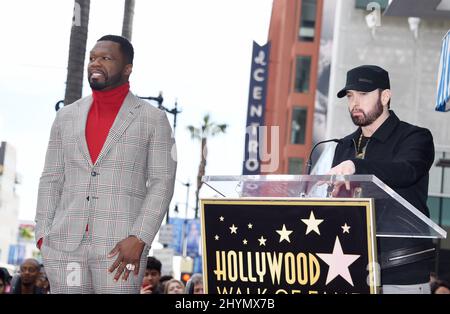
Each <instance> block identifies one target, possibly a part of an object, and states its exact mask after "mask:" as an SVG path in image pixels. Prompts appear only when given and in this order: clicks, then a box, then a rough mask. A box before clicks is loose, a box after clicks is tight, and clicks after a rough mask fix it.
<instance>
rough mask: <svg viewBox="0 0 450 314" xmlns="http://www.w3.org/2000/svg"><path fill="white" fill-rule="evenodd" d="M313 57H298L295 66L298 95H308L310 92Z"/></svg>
mask: <svg viewBox="0 0 450 314" xmlns="http://www.w3.org/2000/svg"><path fill="white" fill-rule="evenodd" d="M310 70H311V57H310V56H298V57H297V64H296V66H295V86H294V89H295V91H296V92H297V93H307V92H308V91H309V76H310V75H309V73H310V72H311V71H310Z"/></svg>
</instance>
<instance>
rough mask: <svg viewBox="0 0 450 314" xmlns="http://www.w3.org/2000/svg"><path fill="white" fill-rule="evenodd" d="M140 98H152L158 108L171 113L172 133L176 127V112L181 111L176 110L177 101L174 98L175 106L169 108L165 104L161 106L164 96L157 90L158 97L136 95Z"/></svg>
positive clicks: (179, 111)
mask: <svg viewBox="0 0 450 314" xmlns="http://www.w3.org/2000/svg"><path fill="white" fill-rule="evenodd" d="M137 97H139V98H141V99H147V100H154V101H156V102H157V103H158V109H161V110H164V111H165V112H167V113H170V114H172V115H173V133H174V134H175V128H176V127H177V114H179V113H181V110H178V102H177V101H176V100H175V107H173V108H172V109H169V108H167V107H165V106H163V104H162V103H163V101H164V98H163V96H162V92H159V95H158V97H152V96H148V97H145V96H137Z"/></svg>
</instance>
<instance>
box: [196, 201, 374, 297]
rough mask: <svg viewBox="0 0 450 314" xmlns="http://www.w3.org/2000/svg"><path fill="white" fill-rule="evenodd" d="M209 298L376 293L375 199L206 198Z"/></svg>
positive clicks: (205, 257) (205, 216) (205, 235)
mask: <svg viewBox="0 0 450 314" xmlns="http://www.w3.org/2000/svg"><path fill="white" fill-rule="evenodd" d="M202 210H203V212H202V219H203V221H202V226H203V232H204V235H203V239H204V246H203V247H204V259H205V265H204V266H205V268H206V269H205V271H206V272H207V276H206V277H207V284H206V286H207V289H208V293H243V294H245V293H250V294H254V293H258V294H263V293H306V294H308V293H374V291H376V289H375V287H374V286H371V285H368V284H367V283H368V282H374V280H375V279H373V280H369V281H368V280H367V278H368V277H370V276H376V275H377V274H375V273H374V272H372V271H370V270H368V269H367V265H369V264H370V263H374V261H375V260H376V256H375V254H374V251H375V250H373V248H374V243H373V238H372V235H373V234H374V230H373V226H372V225H370V223H368V222H370V221H371V220H370V219H369V218H370V217H372V215H373V212H372V208H371V203H370V202H369V201H367V202H363V201H361V200H358V201H349V202H345V203H344V202H337V201H335V202H330V201H326V200H325V201H322V200H320V201H307V200H306V201H290V202H287V201H275V200H261V199H259V200H254V201H252V200H232V201H231V200H220V201H218V200H204V201H202Z"/></svg>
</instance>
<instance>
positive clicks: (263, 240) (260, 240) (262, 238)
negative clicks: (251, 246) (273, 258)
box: [258, 236, 267, 246]
mask: <svg viewBox="0 0 450 314" xmlns="http://www.w3.org/2000/svg"><path fill="white" fill-rule="evenodd" d="M258 241H259V246H263V245H264V246H266V241H267V239H264V237H263V236H261V238H259V239H258Z"/></svg>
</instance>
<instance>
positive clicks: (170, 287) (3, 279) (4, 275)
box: [0, 256, 203, 294]
mask: <svg viewBox="0 0 450 314" xmlns="http://www.w3.org/2000/svg"><path fill="white" fill-rule="evenodd" d="M161 269H162V264H161V262H160V261H159V260H158V259H157V258H155V257H153V256H149V257H148V258H147V266H146V270H145V275H144V278H143V281H142V287H141V291H140V293H141V294H203V276H202V274H198V273H197V274H193V275H192V276H191V278H190V279H189V281H188V282H187V283H186V285H185V284H184V283H183V281H181V280H178V279H176V278H173V276H169V275H164V276H161ZM49 293H51V287H50V284H49V281H48V278H47V275H46V273H45V269H44V265H43V264H40V263H39V262H38V261H37V260H36V259H33V258H29V259H26V260H25V261H24V262H23V263H22V264H21V265H20V268H19V271H18V273H17V274H13V275H11V274H10V273H9V271H8V270H7V269H6V268H0V294H49Z"/></svg>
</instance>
